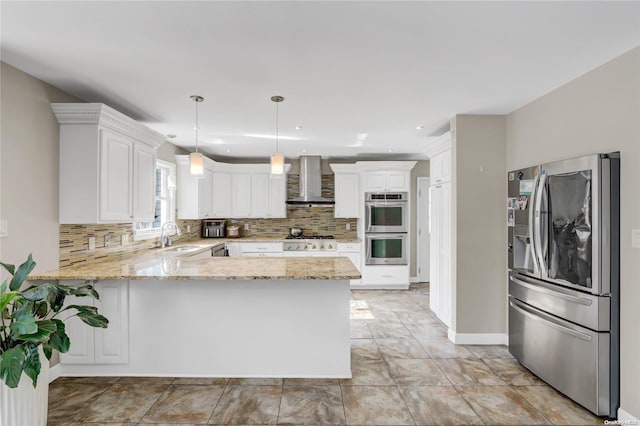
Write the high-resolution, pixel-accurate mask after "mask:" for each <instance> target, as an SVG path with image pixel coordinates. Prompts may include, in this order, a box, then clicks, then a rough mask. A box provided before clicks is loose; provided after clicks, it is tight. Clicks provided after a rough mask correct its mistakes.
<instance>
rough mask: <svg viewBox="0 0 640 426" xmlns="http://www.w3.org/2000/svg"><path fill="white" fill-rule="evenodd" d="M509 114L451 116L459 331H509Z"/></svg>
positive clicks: (498, 332) (456, 293)
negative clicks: (506, 132)
mask: <svg viewBox="0 0 640 426" xmlns="http://www.w3.org/2000/svg"><path fill="white" fill-rule="evenodd" d="M505 123H506V118H505V116H498V115H457V116H455V117H454V118H453V120H452V129H454V131H453V139H452V145H453V146H452V148H453V149H452V153H453V161H454V163H455V164H454V167H453V172H454V173H455V178H454V182H455V190H454V191H453V192H452V199H453V205H454V215H453V217H454V219H453V220H454V223H455V229H456V231H455V233H454V236H453V244H452V248H453V250H454V251H455V253H454V256H453V258H452V261H453V262H456V263H453V264H454V265H455V267H454V274H455V278H454V279H453V280H452V282H454V283H455V295H454V299H455V312H454V316H455V319H454V326H453V329H454V331H455V332H456V333H463V334H464V333H496V334H502V333H505V332H506V316H505V314H504V312H505V307H506V303H507V281H506V268H507V265H506V253H505V247H506V241H507V221H506V212H505V207H504V206H505V198H506V193H507V184H506V178H505V176H506V168H505Z"/></svg>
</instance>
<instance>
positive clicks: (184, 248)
mask: <svg viewBox="0 0 640 426" xmlns="http://www.w3.org/2000/svg"><path fill="white" fill-rule="evenodd" d="M201 248H203V247H202V246H180V247H175V248H172V249H166V250H165V253H182V252H183V251H191V250H197V249H201Z"/></svg>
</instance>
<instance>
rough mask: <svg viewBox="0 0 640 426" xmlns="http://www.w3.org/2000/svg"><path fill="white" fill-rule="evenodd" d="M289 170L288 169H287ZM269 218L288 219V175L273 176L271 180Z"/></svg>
mask: <svg viewBox="0 0 640 426" xmlns="http://www.w3.org/2000/svg"><path fill="white" fill-rule="evenodd" d="M287 170H288V169H287ZM269 194H270V197H269V203H270V204H269V214H270V216H269V217H272V218H274V217H276V218H284V217H287V175H286V173H285V174H282V175H271V176H270V178H269Z"/></svg>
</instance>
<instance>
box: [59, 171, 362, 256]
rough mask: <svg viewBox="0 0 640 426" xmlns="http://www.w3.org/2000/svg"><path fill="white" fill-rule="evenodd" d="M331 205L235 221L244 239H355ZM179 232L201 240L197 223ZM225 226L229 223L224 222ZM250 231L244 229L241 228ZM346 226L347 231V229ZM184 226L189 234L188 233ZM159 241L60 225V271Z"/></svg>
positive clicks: (126, 231) (326, 180)
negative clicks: (292, 232) (296, 235)
mask: <svg viewBox="0 0 640 426" xmlns="http://www.w3.org/2000/svg"><path fill="white" fill-rule="evenodd" d="M298 182H299V175H289V176H288V177H287V199H291V198H295V197H297V196H298ZM322 196H323V197H325V198H329V199H333V198H334V179H333V175H332V174H327V175H322ZM333 212H334V207H333V206H314V207H307V206H295V207H294V206H287V217H286V218H282V219H243V218H238V219H234V220H233V223H235V224H239V225H240V227H241V230H240V233H241V236H243V237H265V238H283V239H284V238H285V237H286V236H287V235H289V228H292V227H300V228H302V229H303V230H304V234H305V235H333V236H334V237H336V238H342V239H355V238H356V237H357V233H356V230H357V227H358V219H355V218H353V219H351V218H349V219H342V218H340V219H336V218H335V217H333ZM176 222H177V224H178V226H179V227H180V229H181V230H182V235H181V236H175V237H172V239H173V241H174V243H177V242H181V241H182V242H184V241H187V240H192V239H196V238H200V226H201V221H200V220H177V221H176ZM227 223H228V224H229V223H231V221H228V222H227ZM245 224H248V225H249V229H248V230H245V229H244V225H245ZM347 225H349V227H350V229H349V230H347V229H346V228H347ZM187 226H190V227H191V232H189V233H187V232H186V231H187ZM107 235H108V236H109V245H108V246H107V247H105V238H104V237H105V236H107ZM123 235H128V236H129V243H128V244H126V245H122V236H123ZM89 237H95V239H96V248H95V250H89ZM159 244H160V238H152V239H148V240H141V241H133V227H132V225H131V224H130V223H114V224H102V225H85V224H82V225H60V262H59V266H60V268H64V267H67V266H71V265H75V264H78V263H82V262H87V261H93V260H100V259H104V258H107V257H109V258H118V257H124V256H128V255H130V254H131V253H132V252H133V253H135V252H137V251H140V250H146V249H149V248H153V247H157V246H158V245H159Z"/></svg>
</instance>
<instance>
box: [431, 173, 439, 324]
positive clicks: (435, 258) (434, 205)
mask: <svg viewBox="0 0 640 426" xmlns="http://www.w3.org/2000/svg"><path fill="white" fill-rule="evenodd" d="M441 206H442V186H441V185H435V186H432V187H431V241H430V244H431V246H430V250H429V254H430V256H429V262H430V266H431V268H430V271H429V307H430V308H431V310H432V311H433V313H435V314H436V315H438V316H439V315H440V289H441V287H442V283H441V282H440V269H441V267H442V265H441V262H440V240H441V239H442V207H441Z"/></svg>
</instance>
